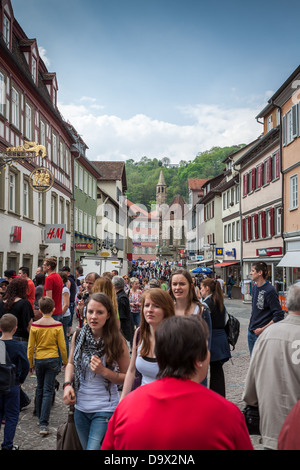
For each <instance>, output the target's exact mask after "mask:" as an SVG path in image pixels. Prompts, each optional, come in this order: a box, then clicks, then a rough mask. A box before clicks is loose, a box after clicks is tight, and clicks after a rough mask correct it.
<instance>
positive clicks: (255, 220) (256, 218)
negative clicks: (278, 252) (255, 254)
mask: <svg viewBox="0 0 300 470" xmlns="http://www.w3.org/2000/svg"><path fill="white" fill-rule="evenodd" d="M254 238H255V239H256V240H257V239H258V214H254Z"/></svg>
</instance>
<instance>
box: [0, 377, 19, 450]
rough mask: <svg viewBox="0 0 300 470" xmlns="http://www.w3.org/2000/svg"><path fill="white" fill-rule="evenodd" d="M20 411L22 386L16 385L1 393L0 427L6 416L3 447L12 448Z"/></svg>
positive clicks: (5, 448)
mask: <svg viewBox="0 0 300 470" xmlns="http://www.w3.org/2000/svg"><path fill="white" fill-rule="evenodd" d="M19 413H20V387H19V385H15V386H14V387H12V388H11V389H10V391H9V392H8V393H4V394H0V428H1V423H2V418H3V417H5V427H4V439H3V442H2V449H4V450H10V449H11V448H12V446H13V441H14V437H15V433H16V428H17V424H18V420H19Z"/></svg>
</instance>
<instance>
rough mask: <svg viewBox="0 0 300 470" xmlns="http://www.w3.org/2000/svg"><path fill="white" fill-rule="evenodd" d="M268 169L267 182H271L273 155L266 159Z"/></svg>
mask: <svg viewBox="0 0 300 470" xmlns="http://www.w3.org/2000/svg"><path fill="white" fill-rule="evenodd" d="M266 170H267V175H266V176H267V178H266V183H270V182H271V181H272V157H269V158H268V160H267V161H266Z"/></svg>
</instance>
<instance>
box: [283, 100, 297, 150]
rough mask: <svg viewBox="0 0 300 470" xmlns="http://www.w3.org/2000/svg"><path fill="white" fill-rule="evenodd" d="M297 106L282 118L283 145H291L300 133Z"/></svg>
mask: <svg viewBox="0 0 300 470" xmlns="http://www.w3.org/2000/svg"><path fill="white" fill-rule="evenodd" d="M297 114H298V113H297V105H296V104H295V105H294V106H292V107H291V109H290V110H289V111H288V112H287V113H286V114H285V115H284V116H283V118H282V136H283V145H284V146H285V145H289V144H290V143H291V142H293V140H294V139H295V137H297V133H298V116H297Z"/></svg>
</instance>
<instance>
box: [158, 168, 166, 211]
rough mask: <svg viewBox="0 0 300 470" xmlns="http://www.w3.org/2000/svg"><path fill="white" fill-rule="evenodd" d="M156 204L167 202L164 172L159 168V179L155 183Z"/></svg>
mask: <svg viewBox="0 0 300 470" xmlns="http://www.w3.org/2000/svg"><path fill="white" fill-rule="evenodd" d="M156 204H157V205H159V206H160V205H161V204H167V185H166V182H165V178H164V173H163V171H162V170H161V171H160V175H159V180H158V183H157V185H156Z"/></svg>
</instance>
